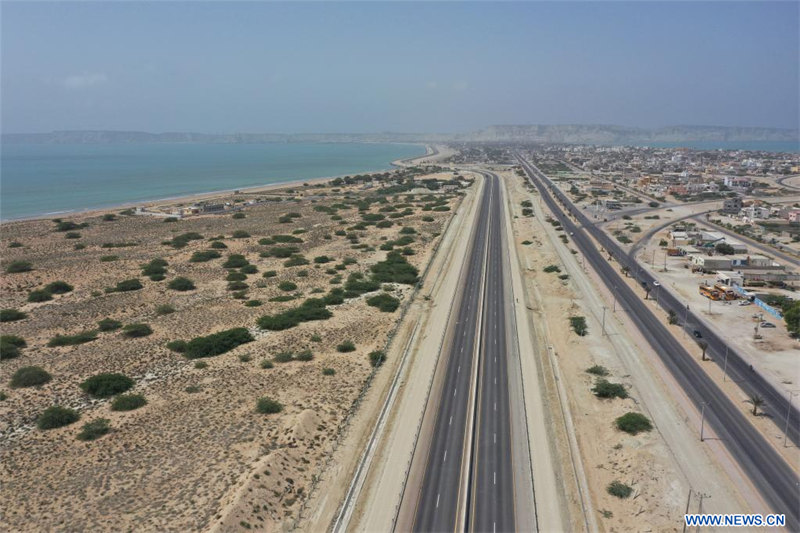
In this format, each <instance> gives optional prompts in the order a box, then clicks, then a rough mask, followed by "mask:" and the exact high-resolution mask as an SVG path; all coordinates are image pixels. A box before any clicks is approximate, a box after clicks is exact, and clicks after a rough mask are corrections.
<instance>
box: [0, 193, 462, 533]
mask: <svg viewBox="0 0 800 533" xmlns="http://www.w3.org/2000/svg"><path fill="white" fill-rule="evenodd" d="M295 189H300V188H299V187H295ZM290 190H291V189H290ZM309 190H310V189H308V190H305V191H303V192H305V193H308V191H309ZM313 191H314V195H312V196H314V198H308V196H309V195H307V196H306V197H301V196H300V193H298V192H289V191H288V190H286V189H284V190H283V191H281V192H282V194H283V196H285V197H286V199H285V200H284V201H282V202H280V203H270V204H263V205H258V206H253V207H248V208H245V209H244V211H243V212H244V213H245V215H246V218H244V219H233V218H232V217H231V216H230V215H229V214H228V215H219V216H215V215H210V216H198V217H192V218H187V219H185V220H182V221H179V222H175V223H171V224H170V223H164V222H163V221H162V220H160V219H155V218H151V217H126V216H120V217H118V219H117V220H115V221H110V222H107V221H102V220H101V218H100V216H99V214H96V213H92V214H89V215H80V216H74V217H66V216H65V217H62V218H65V219H69V220H74V221H76V222H78V223H81V222H87V223H88V224H89V226H88V227H86V228H84V229H79V230H76V231H78V232H79V233H80V234H81V236H80V238H78V239H65V234H64V233H63V232H55V231H54V224H53V222H51V221H49V220H32V221H24V222H14V223H8V224H4V225H3V226H2V239H0V247H1V249H2V250H3V259H4V262H5V261H11V260H16V259H24V260H27V261H30V262H32V263H33V266H34V270H32V271H31V272H26V273H21V274H3V275H2V277H0V291H1V292H0V307H2V308H18V309H20V310H22V311H24V312H26V313H27V314H28V318H26V319H25V320H21V321H17V322H6V323H3V324H2V332H3V334H4V335H10V334H13V335H19V336H21V337H23V338H24V339H25V340H26V342H27V345H28V347H27V348H24V349H23V352H22V353H23V355H22V356H21V357H19V358H17V359H11V360H8V361H3V362H2V363H0V365H1V366H0V383H2V385H0V390H2V392H3V393H4V394H7V395H8V398H7V399H6V400H4V401H2V402H0V441H1V442H2V445H0V464H1V465H2V466H0V472H1V473H0V477H1V478H2V490H0V529H3V530H5V531H28V530H31V528H32V527H35V528H36V529H39V530H92V531H118V530H125V529H131V530H141V531H147V530H158V531H168V530H172V531H186V530H206V529H210V528H212V527H217V528H219V529H221V530H226V531H228V530H233V529H247V528H248V527H249V528H253V529H259V530H272V531H275V530H281V529H283V528H286V527H291V526H292V525H293V524H295V523H296V520H297V518H298V515H299V513H300V511H301V509H303V506H304V503H305V501H306V500H307V498H308V497H309V494H314V489H315V487H316V484H317V483H318V480H319V478H320V474H321V472H322V471H323V469H324V466H325V465H326V464H327V462H328V460H329V458H330V456H331V454H332V453H333V451H334V450H336V449H337V446H338V442H339V441H340V439H341V434H342V430H343V428H344V427H345V426H346V422H347V420H348V419H349V417H350V416H351V414H352V411H353V410H354V408H355V406H357V405H358V399H359V397H360V396H361V395H362V394H363V391H364V387H365V384H366V383H367V381H368V379H369V377H370V375H371V374H372V367H371V366H370V365H369V362H368V359H367V354H368V353H369V352H370V351H372V350H375V349H383V348H384V346H385V344H386V342H387V340H388V337H389V336H390V334H391V332H392V331H393V329H394V327H395V324H396V322H397V320H398V319H399V317H400V311H398V312H396V313H381V312H378V311H377V310H376V309H375V308H373V307H368V306H367V305H366V303H365V301H364V300H365V297H360V298H356V299H353V300H348V301H347V302H346V303H344V304H341V305H338V306H332V307H331V309H332V311H333V315H334V316H333V317H332V318H331V319H329V320H326V321H321V322H307V323H303V324H300V325H299V326H297V327H295V328H292V329H289V330H285V331H281V332H268V331H262V330H259V329H258V328H256V319H257V318H258V317H260V316H262V315H265V314H273V313H275V312H278V311H280V310H283V309H287V308H290V307H293V306H294V305H296V304H297V303H299V302H302V298H306V297H309V296H311V295H313V292H314V290H315V289H319V290H322V291H323V292H327V291H328V290H329V289H330V288H331V287H335V286H337V285H335V284H332V282H333V281H335V277H336V275H337V274H341V275H342V276H343V277H345V278H346V276H347V275H348V274H349V273H351V272H366V271H367V270H368V267H369V266H370V265H371V264H374V263H375V262H376V261H379V260H382V259H383V258H384V257H385V254H386V252H383V251H380V250H379V249H378V248H377V247H378V245H379V244H381V242H383V241H382V239H384V238H387V239H395V238H397V236H398V233H399V227H400V226H399V224H402V225H408V226H412V227H415V228H416V229H417V231H418V232H419V235H417V236H415V237H416V240H415V242H414V243H413V244H411V245H410V247H411V248H412V250H413V251H414V253H415V255H411V256H409V257H408V259H409V261H410V262H411V263H412V264H414V265H415V266H417V267H418V268H420V270H422V269H423V268H424V267H425V265H426V264H427V262H428V261H429V260H430V256H431V251H432V249H433V247H434V245H435V243H436V242H438V240H439V237H438V234H439V233H440V232H441V231H442V230H443V228H444V227H445V225H446V222H447V220H448V219H449V218H450V216H451V214H452V211H449V212H437V211H426V212H423V211H422V210H421V209H420V208H419V205H421V204H422V201H421V198H422V197H421V196H417V197H415V198H414V199H413V200H411V201H410V202H407V201H406V195H402V196H401V197H400V198H398V199H396V201H397V202H398V203H399V202H403V203H411V204H412V205H411V208H412V209H413V211H414V214H412V215H408V216H406V217H404V218H401V219H398V220H397V224H395V225H393V226H392V227H389V228H382V229H379V228H376V227H375V226H369V227H368V229H366V230H365V231H356V233H357V234H358V239H359V241H360V243H363V244H367V245H368V246H370V247H374V248H367V249H366V250H364V249H353V248H352V247H351V243H350V242H349V241H348V240H347V239H346V238H345V237H344V236H339V235H335V232H334V230H338V229H344V228H347V227H350V226H352V225H353V224H354V223H355V222H356V221H359V220H360V215H359V213H358V211H357V210H356V209H353V208H349V209H342V210H340V211H339V212H338V215H339V216H341V217H342V218H343V220H342V221H333V220H331V217H330V215H328V214H326V213H323V212H320V211H316V210H314V207H315V206H318V205H331V204H334V203H337V202H342V201H346V198H345V197H346V196H349V197H350V198H352V199H353V200H358V199H359V198H361V197H363V196H365V195H368V194H370V192H371V191H362V190H361V189H358V188H348V187H341V188H339V189H338V190H335V189H333V188H330V187H323V188H314V189H313ZM323 194H324V195H326V196H322V195H323ZM239 196H241V195H239ZM436 197H437V198H439V197H442V195H441V194H439V195H436ZM221 199H223V200H224V199H232V196H231V197H229V196H223V197H221ZM392 200H393V201H394V200H395V199H394V198H392ZM459 201H460V197H459V196H453V197H451V198H450V199H449V200H448V203H449V205H450V206H451V208H453V209H454V208H455V207H456V206H457V205H458V203H459ZM379 207H380V205H378V204H373V205H372V207H371V210H370V211H371V212H377V211H378V209H379ZM287 212H296V213H299V214H300V217H299V218H296V219H293V220H292V222H290V223H279V222H278V218H279V217H280V216H281V215H283V214H286V213H287ZM423 216H431V217H433V221H432V222H425V221H423V220H422V217H423ZM236 230H244V231H247V232H248V233H249V234H250V235H251V237H246V238H232V237H231V235H232V233H233V231H236ZM296 230H305V232H303V233H301V234H299V235H298V237H300V238H302V239H303V242H302V243H300V244H297V245H295V246H298V247H299V248H300V252H301V253H302V254H304V255H306V257H307V258H308V259H309V260H311V259H313V258H314V257H317V256H322V255H328V256H330V257H331V258H333V261H332V262H330V263H327V264H315V263H314V262H313V261H312V263H311V264H309V265H306V266H301V267H292V268H287V267H284V266H283V262H284V261H285V259H276V258H271V257H267V258H262V257H260V256H259V252H261V251H264V250H266V249H267V248H269V247H268V246H264V245H260V244H258V240H259V239H260V238H263V237H267V236H270V235H275V234H291V233H293V232H294V231H296ZM185 232H198V233H200V234H202V235H203V237H204V238H203V239H202V240H192V241H189V244H188V245H187V246H186V247H184V248H180V249H175V248H173V247H171V246H165V245H164V244H162V241H166V240H169V239H171V238H172V237H174V236H175V235H177V234H182V233H185ZM216 236H223V238H222V239H221V242H223V243H225V245H226V246H227V247H228V248H227V249H224V250H221V252H222V255H223V258H221V259H213V260H211V261H209V262H204V263H202V262H201V263H192V262H189V261H188V259H189V257H190V256H191V255H192V253H193V252H195V251H198V250H203V249H207V247H208V244H209V243H208V240H207V239H208V238H210V237H216ZM326 236H330V238H326ZM12 241H18V242H21V243H22V244H23V246H22V247H17V248H9V246H8V245H9V243H10V242H12ZM76 243H79V244H81V245H84V246H85V247H84V248H82V249H75V248H74V245H75V244H76ZM106 243H108V244H117V245H119V244H121V243H127V244H130V246H125V247H114V248H109V247H104V246H103V245H104V244H106ZM108 244H107V246H108ZM231 253H241V254H244V255H245V256H246V257H247V259H248V260H249V261H250V263H252V264H254V265H256V266H257V268H258V273H256V274H250V275H249V276H248V277H247V280H246V283H247V284H248V285H249V288H248V290H247V294H246V297H247V298H249V299H251V300H255V299H257V300H260V301H261V302H263V305H261V306H260V307H247V306H245V305H244V303H243V300H238V299H235V298H233V297H232V295H231V291H228V290H226V286H227V282H226V281H225V274H226V272H225V270H224V269H223V268H222V267H221V264H222V262H223V261H224V260H225V259H224V257H226V256H227V255H228V254H231ZM110 255H114V256H117V259H116V260H113V261H101V259H100V258H101V257H104V256H110ZM156 257H160V258H164V259H165V260H166V261H167V262H168V266H167V278H166V280H164V281H160V282H156V281H151V280H149V279H147V278H146V277H144V276H142V275H141V265H142V264H143V263H145V262H147V261H149V260H151V259H153V258H156ZM345 257H352V258H354V259H355V260H356V261H357V263H356V264H352V265H348V266H346V267H345V268H344V269H343V270H339V271H336V270H330V269H332V268H333V266H334V265H336V264H338V263H341V261H342V260H343V259H344V258H345ZM267 270H276V272H277V276H275V277H272V278H262V276H261V274H262V273H263V272H264V271H267ZM302 272H304V273H305V275H304V276H303V275H302ZM176 276H186V277H188V278H190V279H192V280H193V281H194V283H195V285H196V286H197V288H196V289H195V290H192V291H188V292H176V291H172V290H168V289H167V288H166V284H167V283H168V282H169V281H170V280H171V279H173V278H174V277H176ZM135 277H138V278H140V279H141V281H142V284H143V285H144V288H143V289H142V290H138V291H133V292H126V293H110V294H106V293H104V292H103V289H104V288H105V287H110V286H113V285H114V284H115V283H117V282H119V281H121V280H125V279H129V278H135ZM53 280H64V281H66V282H68V283H70V284H72V285H73V286H74V291H72V292H69V293H67V294H64V295H56V296H54V299H53V300H52V301H49V302H44V303H28V302H27V301H26V298H27V294H28V292H29V291H30V290H32V289H36V288H40V287H41V286H42V285H44V284H46V283H48V282H50V281H53ZM281 281H293V282H295V283H296V284H297V286H298V288H297V289H296V290H294V291H292V292H291V293H289V294H294V293H298V294H300V295H301V296H300V297H299V298H300V299H299V300H296V301H292V302H270V301H269V299H270V298H273V297H276V296H280V295H284V294H286V293H285V292H284V291H282V290H280V289H279V288H278V286H277V285H278V283H279V282H281ZM387 288H391V289H392V290H393V294H395V295H396V296H399V297H400V298H401V299H402V300H403V301H407V300H408V297H409V294H410V292H411V288H410V287H408V286H393V287H387ZM160 304H170V305H172V306H173V307H174V308H175V311H174V312H173V313H171V314H166V315H158V314H157V313H156V306H158V305H160ZM106 317H111V318H114V319H117V320H120V321H121V322H123V323H124V324H129V323H134V322H144V323H147V324H149V325H150V326H151V328H152V329H153V331H154V332H153V334H152V335H149V336H147V337H143V338H137V339H127V338H125V337H124V336H123V335H122V334H121V333H120V332H118V331H117V332H109V333H100V334H99V335H98V338H97V340H95V341H92V342H89V343H86V344H82V345H78V346H72V347H61V348H51V347H47V346H46V344H47V342H48V340H49V339H50V338H52V337H53V336H55V335H56V334H74V333H77V332H80V331H85V330H89V329H92V328H94V327H96V323H97V321H98V320H100V319H103V318H106ZM241 326H245V327H248V328H249V329H250V330H251V331H252V333H253V334H254V336H255V337H256V341H255V342H252V343H248V344H245V345H242V346H240V347H238V348H236V349H235V350H233V351H231V352H228V353H226V354H223V355H220V356H217V357H213V358H208V359H205V360H204V362H206V363H207V364H208V366H207V367H206V368H195V366H194V362H192V361H188V360H186V359H185V358H183V357H181V356H180V355H178V354H176V353H174V352H171V351H169V350H167V349H166V348H165V344H166V342H168V341H171V340H176V339H183V340H189V339H191V338H193V337H195V336H200V335H207V334H209V333H212V332H215V331H219V330H223V329H228V328H233V327H241ZM317 336H318V337H317ZM312 337H313V339H312ZM317 338H318V339H319V340H316V339H317ZM344 340H352V341H353V342H354V343H355V345H356V351H354V352H351V353H346V354H342V353H338V352H337V351H336V349H335V346H336V345H337V344H339V343H340V342H342V341H344ZM287 349H288V350H293V351H300V350H303V349H310V350H312V351H313V353H314V359H313V361H310V362H290V363H284V364H279V363H276V364H275V367H274V368H272V369H263V368H261V366H260V364H259V363H260V362H261V361H262V360H264V359H268V358H271V357H272V356H274V355H275V354H276V353H278V352H281V351H284V350H287ZM29 365H38V366H41V367H43V368H45V369H46V370H47V371H48V372H50V374H52V376H53V379H52V381H51V382H49V383H47V384H46V385H43V386H40V387H33V388H21V389H11V388H10V387H8V385H7V384H8V381H9V379H10V376H11V375H12V374H13V373H14V372H15V371H16V370H17V369H18V368H20V367H22V366H29ZM325 367H327V368H332V369H334V370H335V375H333V376H326V375H323V374H322V372H321V370H322V368H325ZM99 372H122V373H124V374H126V375H128V376H130V377H132V378H133V379H134V380H135V381H136V385H135V387H134V389H133V392H137V393H141V394H144V396H145V397H146V398H147V401H148V404H147V405H146V406H145V407H142V408H140V409H138V410H135V411H130V412H112V411H111V410H110V407H109V401H107V400H91V399H89V398H88V397H87V396H86V395H85V394H83V393H82V391H81V390H80V388H79V387H78V384H79V383H80V382H81V381H83V380H84V379H85V378H87V377H89V376H91V375H94V374H96V373H99ZM378 374H380V372H378ZM192 391H197V392H192ZM264 395H269V396H271V397H273V398H275V399H277V400H279V401H280V402H281V403H283V404H284V410H283V412H281V413H280V414H278V415H271V416H264V415H259V414H257V413H256V412H255V401H256V399H257V398H258V397H260V396H264ZM53 404H59V405H64V406H70V407H73V408H76V409H77V410H78V411H79V412H80V414H81V420H80V422H78V423H76V424H72V425H70V426H66V427H64V428H60V429H55V430H50V431H40V430H36V429H34V427H33V425H34V421H35V419H36V417H37V416H38V414H39V413H40V412H41V411H42V410H44V409H45V408H46V407H48V406H50V405H53ZM96 418H108V419H110V421H111V426H112V428H113V429H112V432H111V433H110V434H108V435H106V436H104V437H102V438H101V439H99V440H96V441H92V442H80V441H77V440H76V439H75V436H76V434H77V433H78V432H79V431H80V427H81V426H82V425H83V423H85V422H88V421H91V420H93V419H96Z"/></svg>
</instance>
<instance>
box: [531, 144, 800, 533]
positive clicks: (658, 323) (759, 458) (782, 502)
mask: <svg viewBox="0 0 800 533" xmlns="http://www.w3.org/2000/svg"><path fill="white" fill-rule="evenodd" d="M518 159H519V162H520V164H521V165H522V167H523V169H524V170H525V172H526V173H527V174H528V179H529V180H530V181H531V183H533V184H534V185H535V186H536V188H537V189H538V190H539V192H540V193H541V196H542V199H543V200H544V201H545V203H546V204H547V205H548V207H549V208H550V210H551V211H552V212H553V214H554V215H555V216H556V218H558V220H559V221H560V222H561V224H562V226H563V227H564V229H565V230H566V231H567V232H570V233H572V234H573V235H572V239H573V242H575V244H576V245H577V246H578V248H580V249H581V251H582V252H583V253H584V255H585V257H586V260H587V261H588V262H589V263H590V264H591V265H592V267H593V268H594V269H595V270H596V271H597V273H598V275H599V276H600V278H601V279H602V280H603V282H604V283H605V284H606V286H607V287H609V288H612V287H615V286H616V291H617V292H616V294H617V298H618V299H619V301H620V302H621V303H622V305H623V306H625V308H626V309H627V310H628V312H629V316H630V317H631V319H632V321H633V322H634V324H635V325H636V327H637V328H638V329H639V330H640V331H641V332H642V334H643V335H644V337H645V338H646V339H647V340H648V342H649V343H650V345H651V346H652V347H653V349H654V350H655V352H656V353H657V354H658V356H659V357H660V358H661V360H662V362H663V363H664V365H665V366H666V367H667V369H669V371H670V372H671V373H672V375H673V376H674V378H675V379H676V381H677V382H678V383H679V384H680V385H681V386H682V387H683V389H684V391H685V393H686V395H687V396H688V397H689V399H690V400H691V401H692V402H693V403H694V404H695V406H696V407H697V408H698V409H699V408H700V407H701V406H702V405H703V404H704V403H705V404H707V408H706V409H705V419H706V423H707V424H708V426H709V427H711V428H712V429H713V431H714V433H716V436H717V437H718V438H719V439H720V440H721V441H722V442H723V443H724V444H725V446H726V447H727V448H728V450H729V452H730V453H731V455H732V456H733V457H734V459H735V460H736V461H737V463H738V464H739V466H740V467H741V469H742V471H743V472H744V473H745V474H746V475H747V476H748V477H749V478H750V480H751V481H752V483H753V485H754V486H755V487H756V488H757V489H758V490H759V492H760V493H761V494H762V496H763V498H764V500H765V501H766V502H767V503H768V504H769V505H770V507H771V508H772V510H773V511H774V512H776V513H783V514H785V515H786V526H787V529H788V530H790V531H798V530H800V478H798V476H797V474H796V473H795V472H794V471H793V470H792V468H791V467H790V466H789V465H788V464H787V463H786V461H784V459H783V458H782V457H781V456H780V455H779V454H778V453H777V452H776V451H775V449H774V448H773V447H772V445H771V444H770V443H768V442H767V441H766V440H765V438H764V437H763V436H762V435H761V433H759V432H758V431H757V430H756V429H755V428H754V427H753V425H752V424H751V423H750V422H749V421H748V420H747V419H746V418H745V416H744V415H743V414H742V412H741V411H740V410H739V408H738V407H737V406H736V405H734V404H733V403H732V402H731V401H730V400H729V399H728V398H727V396H726V395H725V394H724V393H723V392H722V391H721V390H720V389H719V387H717V385H716V384H715V383H714V382H713V381H712V380H711V379H710V378H709V377H708V376H707V375H706V373H705V371H704V370H703V369H701V368H700V366H699V363H698V362H697V359H698V358H697V357H692V356H691V355H690V354H689V353H688V352H687V351H686V350H685V349H684V347H683V345H682V344H681V343H680V342H678V341H677V340H676V339H675V337H674V336H673V335H672V333H671V332H670V331H669V330H668V329H667V327H666V326H665V324H664V322H663V321H662V320H660V319H658V317H656V316H655V315H654V314H653V313H652V311H651V310H650V308H649V307H648V306H647V305H645V303H644V302H643V301H642V300H641V299H640V298H639V297H638V296H637V294H636V293H635V292H634V291H633V290H632V289H631V288H630V287H629V286H628V285H627V284H626V283H625V282H624V281H623V280H622V278H621V277H620V275H619V273H618V272H617V270H616V269H615V268H614V267H613V266H612V265H611V264H610V263H609V262H608V261H607V260H606V259H605V257H604V256H603V255H602V254H601V253H600V252H599V251H598V250H597V248H596V247H595V246H594V243H593V242H592V241H591V240H590V238H589V236H588V235H587V234H586V233H585V231H584V229H583V228H586V230H587V231H589V232H591V233H592V235H593V236H594V237H595V238H596V239H597V241H598V242H599V243H601V244H602V245H603V246H604V247H605V248H606V250H607V251H608V252H609V253H612V254H613V255H614V256H615V257H616V258H617V259H618V260H619V261H620V263H621V264H623V265H627V263H628V257H627V255H626V254H624V252H623V251H622V250H621V248H619V247H618V246H617V245H616V244H615V243H613V242H612V241H611V239H610V238H608V237H607V236H606V235H605V234H603V233H602V231H601V230H600V229H599V228H596V227H595V226H593V225H591V224H590V222H589V220H588V219H586V217H585V215H583V214H582V213H581V212H580V211H579V210H578V209H577V208H576V207H575V206H573V205H572V204H571V203H570V202H569V200H568V199H567V198H566V196H565V195H564V194H563V193H562V192H561V191H559V190H558V189H557V188H556V187H555V186H554V185H553V183H552V182H551V181H550V180H549V179H548V178H547V177H546V176H545V175H544V174H542V173H541V172H539V170H538V169H537V168H535V167H534V166H533V165H531V164H530V163H528V162H527V161H525V160H524V159H522V158H521V157H519V156H518ZM551 195H555V197H556V198H558V200H559V201H560V202H562V203H563V204H564V205H565V206H567V207H566V209H567V210H568V211H570V212H571V213H572V214H573V215H574V216H576V217H577V219H578V221H579V222H580V223H581V225H582V226H583V227H580V226H577V225H576V224H575V223H574V222H572V220H571V219H570V218H569V217H567V216H566V215H565V214H564V212H563V210H562V208H561V207H560V206H559V205H558V204H557V203H556V200H555V199H554V198H553V196H551ZM628 266H634V267H635V265H628ZM632 271H633V272H635V269H632ZM643 278H644V279H645V281H647V282H648V283H651V282H652V279H651V278H650V277H649V275H648V274H646V273H644V274H643ZM668 300H669V293H668V291H664V294H663V295H662V296H661V301H662V302H663V303H665V304H666V305H667V306H677V309H678V310H680V308H681V305H682V304H680V303H679V302H677V301H674V298H672V301H668ZM668 308H669V307H668ZM678 316H679V318H682V317H683V313H679V314H678ZM707 341H708V342H709V347H711V343H712V342H713V341H714V339H710V338H708V339H707ZM731 360H732V358H731ZM730 365H731V361H729V362H728V366H729V368H730ZM749 374H753V373H749ZM744 375H747V374H744ZM756 377H757V375H756V376H749V378H750V379H749V380H748V383H747V384H749V385H751V386H752V385H753V382H754V381H755V378H756ZM767 401H768V402H769V401H774V400H770V399H768V400H767ZM773 408H775V406H774V405H773ZM776 411H777V414H778V416H780V414H781V413H780V411H779V410H777V409H776ZM792 414H794V413H792ZM792 422H793V424H792V427H791V429H790V436H792V437H793V438H796V436H797V417H793V418H792ZM697 488H698V489H702V487H697ZM712 496H713V495H712ZM731 511H733V510H731Z"/></svg>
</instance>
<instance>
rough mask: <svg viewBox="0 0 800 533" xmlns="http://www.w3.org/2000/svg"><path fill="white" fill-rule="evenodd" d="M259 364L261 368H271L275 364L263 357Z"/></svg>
mask: <svg viewBox="0 0 800 533" xmlns="http://www.w3.org/2000/svg"><path fill="white" fill-rule="evenodd" d="M260 366H261V368H263V369H270V368H273V367H274V366H275V364H274V363H273V362H272V361H270V360H269V359H264V360H263V361H261V363H260Z"/></svg>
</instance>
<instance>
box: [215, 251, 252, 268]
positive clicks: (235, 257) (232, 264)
mask: <svg viewBox="0 0 800 533" xmlns="http://www.w3.org/2000/svg"><path fill="white" fill-rule="evenodd" d="M249 264H250V262H249V261H248V260H247V258H245V256H243V255H242V254H231V255H229V256H228V259H227V260H226V261H225V262H224V263H222V268H241V267H243V266H245V265H249Z"/></svg>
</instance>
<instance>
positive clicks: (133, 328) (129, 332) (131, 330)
mask: <svg viewBox="0 0 800 533" xmlns="http://www.w3.org/2000/svg"><path fill="white" fill-rule="evenodd" d="M122 334H123V335H125V336H126V337H128V338H131V339H135V338H137V337H147V336H148V335H152V334H153V329H152V328H151V327H150V326H148V325H147V324H128V325H127V326H125V327H124V328H122Z"/></svg>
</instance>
